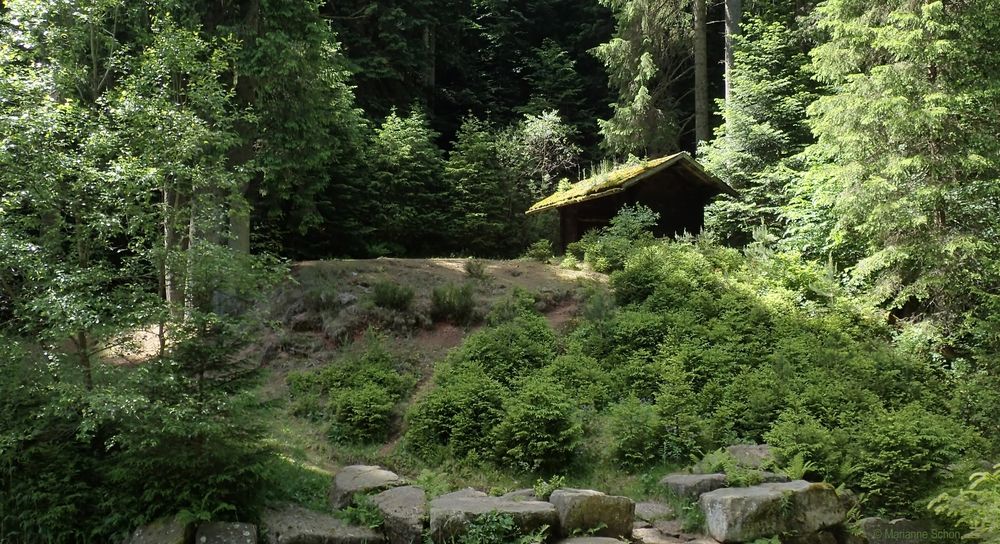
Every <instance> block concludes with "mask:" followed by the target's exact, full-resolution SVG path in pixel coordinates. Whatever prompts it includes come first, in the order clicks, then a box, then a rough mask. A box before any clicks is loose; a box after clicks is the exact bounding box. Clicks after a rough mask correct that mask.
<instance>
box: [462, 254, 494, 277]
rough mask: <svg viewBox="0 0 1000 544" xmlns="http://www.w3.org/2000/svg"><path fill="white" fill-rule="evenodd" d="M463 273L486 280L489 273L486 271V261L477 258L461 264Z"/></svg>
mask: <svg viewBox="0 0 1000 544" xmlns="http://www.w3.org/2000/svg"><path fill="white" fill-rule="evenodd" d="M463 268H464V269H465V275H466V276H468V277H470V278H472V279H474V280H478V281H486V280H487V279H489V274H487V272H486V263H485V262H483V261H481V260H479V259H469V260H467V261H465V264H464V265H463Z"/></svg>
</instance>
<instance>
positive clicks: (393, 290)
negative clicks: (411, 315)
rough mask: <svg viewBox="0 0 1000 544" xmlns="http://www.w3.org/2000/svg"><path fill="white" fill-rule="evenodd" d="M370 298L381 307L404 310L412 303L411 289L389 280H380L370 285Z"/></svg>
mask: <svg viewBox="0 0 1000 544" xmlns="http://www.w3.org/2000/svg"><path fill="white" fill-rule="evenodd" d="M372 300H373V301H374V302H375V305H376V306H379V307H381V308H388V309H390V310H399V311H401V312H405V311H407V310H409V309H410V306H412V305H413V289H412V288H410V287H407V286H405V285H400V284H398V283H395V282H391V281H380V282H378V283H376V284H375V285H373V286H372Z"/></svg>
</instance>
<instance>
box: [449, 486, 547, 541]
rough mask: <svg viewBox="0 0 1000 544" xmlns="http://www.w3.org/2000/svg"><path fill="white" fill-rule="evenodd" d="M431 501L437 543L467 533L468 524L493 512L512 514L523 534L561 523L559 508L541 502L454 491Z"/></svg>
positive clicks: (455, 538) (454, 538)
mask: <svg viewBox="0 0 1000 544" xmlns="http://www.w3.org/2000/svg"><path fill="white" fill-rule="evenodd" d="M449 495H452V496H448V495H442V496H441V497H438V498H436V499H434V500H432V501H431V508H430V518H431V519H430V535H431V539H432V540H433V541H434V542H439V543H443V542H451V541H452V540H457V539H458V537H460V536H461V535H463V534H465V532H466V530H467V529H468V526H469V523H470V522H472V521H473V520H475V519H476V518H478V517H479V516H482V515H483V514H487V513H490V512H498V513H501V514H510V516H511V517H512V518H514V523H516V524H517V526H518V528H519V529H520V530H521V532H523V533H529V532H533V531H537V530H538V529H541V528H542V527H544V526H548V527H549V530H550V532H554V531H555V529H556V527H558V524H559V516H558V514H557V513H556V507H555V506H553V505H552V504H551V503H547V502H541V501H512V500H507V499H501V498H500V497H489V496H482V497H468V496H466V497H461V496H457V497H456V496H454V495H455V494H454V493H451V494H449Z"/></svg>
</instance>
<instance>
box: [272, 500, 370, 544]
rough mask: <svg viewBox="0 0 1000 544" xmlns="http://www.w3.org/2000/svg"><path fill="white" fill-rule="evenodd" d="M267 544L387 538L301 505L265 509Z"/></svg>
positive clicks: (353, 543)
mask: <svg viewBox="0 0 1000 544" xmlns="http://www.w3.org/2000/svg"><path fill="white" fill-rule="evenodd" d="M261 525H262V526H263V528H264V535H265V538H266V540H265V542H266V543H267V544H381V543H383V542H385V538H383V537H382V535H381V534H379V533H377V532H375V531H373V530H371V529H369V528H367V527H355V526H352V525H348V524H347V523H346V522H344V521H342V520H340V519H338V518H335V517H333V516H330V515H327V514H321V513H319V512H313V511H312V510H307V509H305V508H302V507H300V506H287V507H284V508H280V509H272V510H267V511H265V512H264V515H263V516H262V517H261Z"/></svg>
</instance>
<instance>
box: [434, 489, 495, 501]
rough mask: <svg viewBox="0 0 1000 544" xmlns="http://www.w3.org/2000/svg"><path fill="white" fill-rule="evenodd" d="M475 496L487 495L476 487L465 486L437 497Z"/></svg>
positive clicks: (465, 497)
mask: <svg viewBox="0 0 1000 544" xmlns="http://www.w3.org/2000/svg"><path fill="white" fill-rule="evenodd" d="M475 497H489V495H487V494H486V493H483V492H482V491H479V490H478V489H473V488H471V487H466V488H465V489H459V490H458V491H452V492H451V493H445V494H444V495H441V496H440V497H438V499H468V498H475Z"/></svg>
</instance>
